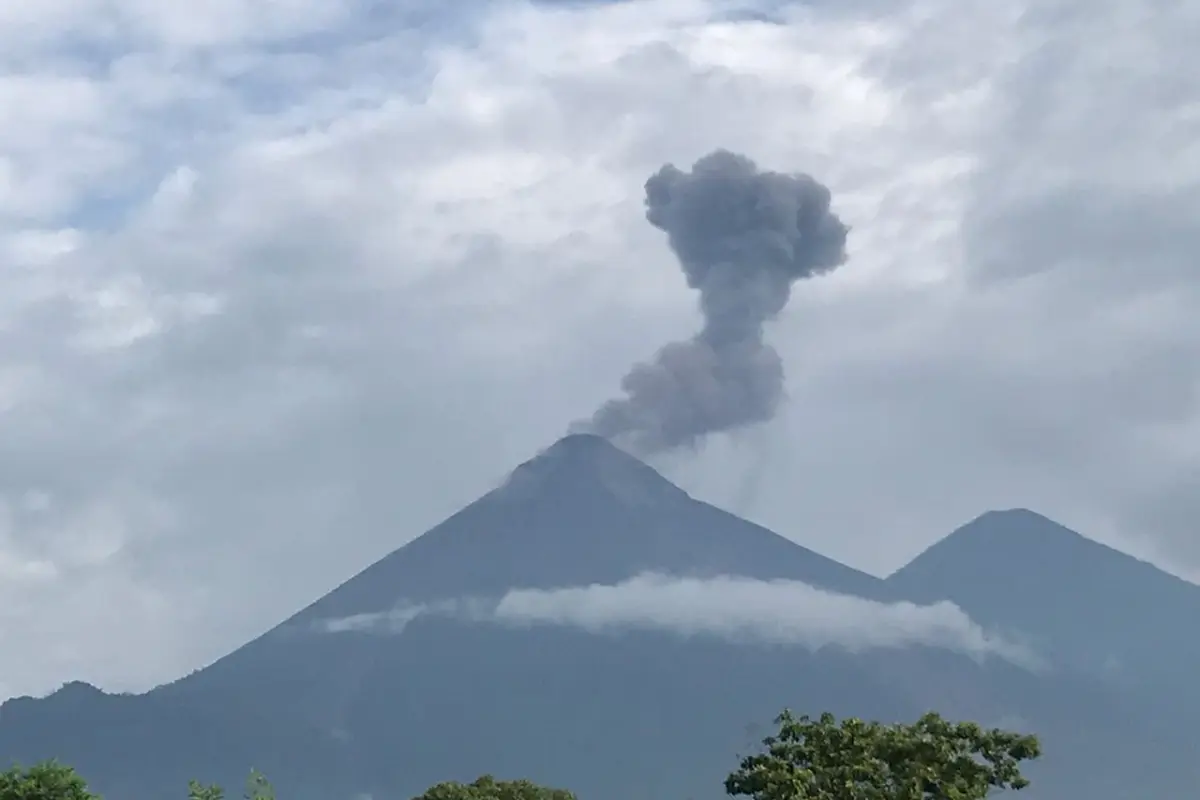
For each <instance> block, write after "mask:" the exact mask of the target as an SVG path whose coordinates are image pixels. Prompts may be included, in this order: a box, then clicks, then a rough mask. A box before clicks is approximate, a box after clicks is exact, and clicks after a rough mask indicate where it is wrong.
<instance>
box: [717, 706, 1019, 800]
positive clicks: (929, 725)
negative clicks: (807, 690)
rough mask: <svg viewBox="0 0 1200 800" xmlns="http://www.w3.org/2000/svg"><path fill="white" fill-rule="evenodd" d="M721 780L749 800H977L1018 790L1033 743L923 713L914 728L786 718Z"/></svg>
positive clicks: (826, 718) (828, 716)
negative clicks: (994, 791) (761, 749)
mask: <svg viewBox="0 0 1200 800" xmlns="http://www.w3.org/2000/svg"><path fill="white" fill-rule="evenodd" d="M776 722H777V724H778V725H779V731H778V733H776V734H774V735H772V736H769V737H767V738H766V739H764V740H763V745H764V752H762V753H759V754H758V755H753V756H749V757H747V758H745V759H743V760H742V762H741V765H740V766H739V767H738V769H737V770H736V771H734V772H733V773H732V774H730V776H729V777H728V778H727V779H726V781H725V791H726V792H727V793H728V794H730V795H732V796H739V795H745V796H748V797H751V798H753V800H981V798H983V797H986V796H987V794H988V792H990V791H991V790H992V789H1022V788H1024V787H1025V786H1027V785H1028V783H1029V782H1028V781H1027V780H1026V779H1025V777H1024V776H1023V775H1022V774H1021V769H1020V762H1022V761H1025V760H1027V759H1033V758H1037V757H1038V756H1039V755H1040V754H1041V747H1040V745H1039V744H1038V740H1037V738H1036V737H1035V736H1027V735H1022V734H1017V733H1010V732H1008V731H1003V730H999V729H991V730H988V729H984V728H982V727H980V726H979V725H976V724H975V723H972V722H959V723H954V722H949V721H947V720H945V719H943V718H942V717H941V716H939V715H938V714H933V713H930V714H926V715H925V716H923V717H921V718H920V719H919V720H917V721H916V722H915V723H913V724H909V725H898V724H892V725H888V724H883V723H878V722H864V721H862V720H860V719H854V718H850V719H845V720H842V721H841V722H838V721H837V720H836V719H835V718H834V716H833V715H832V714H822V715H821V717H820V718H818V719H811V718H809V717H807V716H802V717H794V716H792V714H791V713H790V712H787V711H785V712H784V713H783V714H782V715H781V716H780V717H779V718H778V719H777V720H776Z"/></svg>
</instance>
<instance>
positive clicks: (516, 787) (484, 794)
mask: <svg viewBox="0 0 1200 800" xmlns="http://www.w3.org/2000/svg"><path fill="white" fill-rule="evenodd" d="M0 800H2V799H0ZM413 800H575V795H573V794H572V793H571V792H568V791H567V790H566V789H552V788H549V787H547V786H539V785H538V784H536V783H532V782H531V781H525V780H521V781H498V780H496V779H495V778H493V777H492V776H491V775H484V776H483V777H481V778H479V779H477V780H476V781H475V782H474V783H457V782H455V781H450V782H447V783H439V784H437V785H436V786H431V787H429V788H428V789H426V790H425V793H424V794H422V795H420V796H419V797H416V798H414V799H413Z"/></svg>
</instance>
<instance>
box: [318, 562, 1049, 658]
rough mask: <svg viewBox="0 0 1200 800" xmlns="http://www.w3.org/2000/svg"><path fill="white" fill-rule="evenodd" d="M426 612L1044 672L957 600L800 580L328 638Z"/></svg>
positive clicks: (655, 577) (679, 585)
mask: <svg viewBox="0 0 1200 800" xmlns="http://www.w3.org/2000/svg"><path fill="white" fill-rule="evenodd" d="M421 616H444V617H451V618H456V619H461V620H466V621H470V622H478V623H487V624H499V625H507V626H531V625H548V626H563V627H572V628H580V629H582V630H585V631H588V632H590V633H605V632H613V631H617V632H619V631H624V630H657V631H668V632H670V633H675V634H678V635H680V636H686V637H691V636H710V637H716V638H720V639H725V640H728V641H733V642H769V643H773V644H784V645H795V646H797V647H803V648H806V649H808V650H818V649H820V648H822V647H826V646H830V645H834V646H839V647H842V648H845V649H847V650H850V651H852V652H861V651H866V650H871V649H878V648H899V647H906V646H911V645H926V646H930V647H938V648H943V649H947V650H953V651H956V652H960V653H964V654H966V655H969V656H971V657H973V658H977V659H981V658H985V657H987V656H998V657H1000V658H1003V659H1005V660H1008V661H1011V662H1013V663H1016V664H1019V665H1021V666H1025V667H1029V668H1037V667H1040V666H1041V662H1040V660H1039V659H1038V657H1037V656H1036V655H1035V654H1034V653H1033V652H1032V651H1030V650H1028V649H1026V648H1025V647H1023V646H1021V645H1019V644H1017V643H1015V642H1012V641H1009V640H1007V639H1005V638H1004V637H1000V636H996V635H993V634H990V633H988V632H986V631H985V630H984V629H983V628H981V627H980V626H979V625H978V624H976V623H975V622H973V621H972V620H971V619H970V617H968V616H967V615H966V614H965V613H964V612H963V611H962V609H960V608H958V607H957V606H955V605H954V604H953V603H949V602H940V603H936V604H933V605H927V606H921V605H915V604H913V603H881V602H877V601H874V600H865V599H863V598H860V597H854V596H852V595H844V594H838V593H836V592H828V591H824V590H821V589H816V588H814V587H812V586H809V585H808V584H805V583H801V582H799V581H786V580H775V581H762V580H755V579H752V578H743V577H739V576H719V577H710V578H690V577H676V576H671V575H661V574H655V573H647V574H642V575H638V576H635V577H633V578H629V579H628V580H625V581H622V582H621V583H617V584H613V585H603V584H593V585H589V586H575V587H564V588H559V589H513V590H511V591H509V592H508V593H506V594H505V595H504V596H503V597H501V598H500V599H499V601H492V602H488V601H486V600H482V599H458V600H446V601H443V602H440V603H434V604H429V605H416V606H414V605H404V604H401V605H399V606H398V607H397V608H395V609H392V610H390V611H383V612H378V613H366V614H358V615H355V616H351V617H344V618H341V619H327V620H321V621H320V622H318V623H317V624H316V628H317V630H320V631H323V632H326V633H346V632H375V633H386V634H401V633H403V631H404V628H405V627H406V626H407V625H408V624H409V623H411V622H412V621H413V620H415V619H417V618H418V617H421Z"/></svg>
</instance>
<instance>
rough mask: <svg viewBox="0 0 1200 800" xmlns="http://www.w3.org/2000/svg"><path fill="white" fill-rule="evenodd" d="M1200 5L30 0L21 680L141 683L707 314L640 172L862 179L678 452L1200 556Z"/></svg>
mask: <svg viewBox="0 0 1200 800" xmlns="http://www.w3.org/2000/svg"><path fill="white" fill-rule="evenodd" d="M1198 39H1200V5H1198V4H1195V3H1190V2H1185V1H1184V0H1175V1H1174V2H1172V1H1171V0H1110V2H1108V3H1106V4H1105V9H1104V14H1098V13H1097V8H1096V6H1095V3H1094V2H1085V0H1040V1H1039V2H1036V3H1035V2H1032V0H1013V2H1009V3H994V2H989V0H899V1H898V2H886V3H885V2H882V0H853V1H852V2H845V3H831V2H824V1H822V2H815V3H812V4H801V3H791V4H789V3H784V2H773V3H770V4H758V5H756V4H754V3H749V2H747V3H735V2H729V1H728V0H726V1H725V2H718V1H717V0H627V2H620V3H607V4H599V5H597V4H589V3H586V2H570V3H563V2H554V3H549V2H546V3H535V4H532V5H531V4H528V3H515V2H507V0H473V2H463V3H442V2H433V0H427V1H422V2H418V1H417V0H405V1H404V2H393V3H379V2H368V0H193V2H190V3H174V4H168V3H161V2H150V1H149V0H42V2H39V3H7V4H0V651H2V652H4V653H5V654H12V653H18V654H20V656H19V658H16V659H13V658H11V657H6V658H5V659H4V660H3V663H0V697H3V696H9V695H13V694H21V693H42V692H45V691H48V690H51V689H53V688H54V687H55V686H57V685H59V684H61V683H62V682H64V681H67V680H72V679H82V680H88V681H91V682H93V683H96V684H98V685H101V686H103V687H105V688H108V689H111V690H138V689H145V688H148V687H149V686H152V685H154V684H156V683H159V682H161V681H164V680H169V679H171V678H174V677H177V676H179V675H181V674H183V673H185V672H187V671H189V670H191V669H193V668H195V667H197V666H199V665H201V664H204V663H207V662H209V661H211V660H213V659H215V658H217V657H219V656H220V655H222V654H224V653H225V652H227V651H229V650H231V649H233V648H234V647H236V646H237V645H239V644H240V643H242V642H243V641H245V640H246V639H248V638H250V637H252V636H254V635H257V634H258V633H260V632H262V631H263V630H265V629H267V628H269V627H270V626H272V625H273V624H275V623H276V622H278V621H280V620H281V619H283V618H284V617H286V616H288V615H289V614H291V613H292V612H294V611H295V610H297V609H298V608H299V607H301V606H303V605H305V604H307V603H308V602H309V601H311V600H313V599H315V598H316V597H318V596H319V595H321V594H323V593H324V592H326V591H327V590H329V589H330V588H332V587H333V586H335V585H337V584H338V583H340V582H341V581H343V580H345V579H346V578H348V577H350V576H351V575H353V574H354V573H356V572H357V571H359V570H360V569H362V568H363V567H365V566H366V565H367V564H369V563H370V562H372V561H373V560H375V559H377V558H379V557H381V556H383V555H384V554H386V553H387V552H390V551H391V550H393V549H395V548H396V547H398V546H400V545H402V544H403V543H404V542H406V541H408V540H409V539H411V538H413V537H414V536H416V535H418V534H420V533H421V532H423V531H424V530H426V529H428V528H429V527H431V526H432V525H434V524H436V523H437V522H439V521H440V520H441V519H442V518H444V517H445V516H447V515H448V514H450V513H452V512H453V511H455V510H457V509H458V508H459V507H461V506H462V505H464V504H465V503H467V502H469V501H471V500H473V499H474V498H476V497H477V496H479V495H480V494H482V493H484V492H485V491H487V490H489V489H491V488H493V487H495V486H496V485H497V484H498V483H499V482H500V481H501V480H502V479H503V477H504V475H505V474H506V473H507V471H508V470H510V469H511V468H512V467H513V466H515V465H516V464H517V463H518V462H520V461H523V460H525V459H527V458H529V457H530V456H531V455H533V454H534V453H536V452H537V451H538V450H539V449H541V448H542V447H544V446H545V445H547V444H549V443H551V442H552V441H554V440H555V439H556V438H557V437H558V436H560V435H561V434H562V433H563V432H564V431H565V430H566V429H567V427H568V426H569V425H570V423H571V422H572V421H574V420H577V419H580V418H583V417H587V416H588V415H590V414H591V413H592V412H593V411H594V410H595V409H596V408H597V407H598V406H599V404H600V403H602V402H603V401H604V400H606V399H608V398H610V397H612V396H613V393H614V391H616V388H617V387H618V386H619V383H620V379H621V377H622V376H623V375H624V374H625V373H626V371H627V370H628V368H629V367H630V365H632V364H634V363H637V362H639V361H643V360H645V359H647V358H648V357H650V356H652V355H653V353H654V352H655V351H656V350H657V349H658V348H659V347H660V346H661V345H662V344H664V343H666V342H668V341H672V340H678V339H681V338H686V337H688V336H690V335H691V334H692V333H694V332H695V331H696V330H697V328H698V324H699V319H700V316H699V311H698V309H697V307H696V297H695V294H694V293H693V292H691V291H690V290H688V288H687V286H686V283H685V281H684V279H683V276H682V274H681V273H680V270H679V267H678V264H677V262H676V261H675V260H674V258H673V256H672V254H671V252H670V250H669V248H668V247H667V244H666V242H665V241H664V236H663V235H662V232H661V231H659V230H657V229H655V228H654V227H653V226H651V225H650V224H648V223H647V221H646V219H645V215H644V210H643V206H642V199H643V189H642V187H643V184H644V183H645V181H646V179H647V177H649V176H650V175H651V174H653V173H654V172H655V171H657V170H658V169H659V168H661V167H662V166H663V165H664V164H666V163H674V164H677V165H679V166H680V167H681V168H686V167H687V166H688V165H690V164H692V163H693V162H694V161H695V160H696V159H697V158H698V157H700V156H701V155H703V154H705V153H707V152H710V151H712V150H713V149H715V148H728V149H731V150H734V151H737V152H740V153H744V154H746V155H748V156H750V157H751V158H753V159H754V160H755V161H756V162H757V163H758V164H759V165H760V166H761V167H763V168H764V169H774V170H779V171H785V172H787V171H803V172H806V173H810V174H811V175H813V176H814V177H815V178H816V179H818V180H819V181H820V182H821V183H823V184H825V185H826V186H828V187H829V188H830V190H831V192H832V196H833V208H834V210H835V211H836V213H837V214H838V215H839V216H840V218H841V219H842V220H844V221H845V222H846V223H847V224H848V225H849V226H850V229H851V230H850V233H849V237H848V240H847V252H848V259H847V261H846V263H845V264H844V265H843V266H842V267H840V268H839V269H838V270H836V271H835V272H833V273H830V274H828V275H826V276H822V277H819V278H816V279H813V280H808V281H804V282H803V283H802V284H800V285H798V286H797V287H796V289H795V290H794V292H793V295H792V298H791V302H790V304H789V305H788V307H787V309H786V310H785V311H784V312H783V314H782V315H781V316H780V318H779V319H777V320H776V321H774V322H772V323H770V324H769V326H768V330H767V334H766V336H767V339H768V341H769V342H770V343H771V344H772V345H773V346H774V347H775V349H777V350H778V351H779V353H780V355H781V357H782V359H783V362H784V366H785V368H786V374H787V399H786V401H785V403H784V406H783V408H782V410H781V413H780V414H779V416H778V417H777V418H776V419H775V420H774V421H772V422H770V423H768V424H766V425H764V426H760V427H758V428H754V429H750V430H746V431H744V432H742V433H740V434H737V435H733V436H718V437H715V438H713V439H712V440H710V441H709V442H708V443H707V444H706V445H705V447H704V448H703V449H702V450H701V451H700V452H696V453H690V452H685V453H676V454H673V455H666V456H663V457H661V458H659V459H658V460H656V461H655V462H654V463H655V466H657V467H659V468H660V469H661V470H662V471H663V472H664V474H666V475H667V476H668V477H670V478H671V479H672V480H675V481H676V482H678V483H679V484H680V485H682V486H683V487H684V488H686V489H687V490H688V491H690V492H691V493H692V494H693V495H695V496H697V497H699V498H701V499H704V500H708V501H710V502H713V503H715V504H717V505H720V506H723V507H726V508H729V509H730V510H733V511H735V512H736V513H740V514H743V515H744V516H747V517H749V518H750V519H752V520H754V521H756V522H759V523H761V524H764V525H766V526H768V527H770V528H772V529H774V530H776V531H778V532H780V533H782V534H784V535H786V536H788V537H790V538H792V539H794V540H796V541H797V542H800V543H801V544H804V545H806V546H809V547H812V548H813V549H816V550H818V551H820V552H823V553H825V554H827V555H830V556H832V557H835V558H838V559H840V560H842V561H845V562H846V563H849V564H851V565H853V566H856V567H859V568H862V569H865V570H868V571H871V572H874V573H876V574H886V573H887V572H889V571H891V570H892V569H894V568H896V567H898V566H899V565H900V564H902V563H904V561H906V560H907V559H908V558H910V557H911V556H913V555H915V554H916V553H917V552H918V551H919V550H920V549H922V548H923V547H925V546H927V545H928V544H930V543H932V542H933V541H934V540H936V539H937V538H939V537H941V536H943V535H945V534H946V533H948V532H949V531H950V530H952V529H953V528H955V527H956V526H958V525H960V524H962V523H964V522H966V521H967V520H969V519H971V518H973V517H974V516H977V515H978V514H980V513H982V512H983V511H985V510H988V509H993V508H1010V507H1028V508H1032V509H1034V510H1036V511H1039V512H1041V513H1043V514H1046V515H1048V516H1050V517H1053V518H1054V519H1056V520H1057V521H1059V522H1062V523H1063V524H1066V525H1068V526H1069V527H1072V528H1074V529H1076V530H1079V531H1081V532H1083V533H1085V534H1087V535H1089V536H1091V537H1093V538H1096V539H1098V540H1101V541H1104V542H1107V543H1110V544H1113V545H1115V546H1118V547H1120V548H1122V549H1124V550H1126V551H1128V552H1132V553H1135V554H1137V555H1139V556H1142V557H1146V558H1149V559H1151V560H1153V561H1154V562H1155V563H1157V564H1159V565H1161V566H1163V567H1164V568H1166V569H1168V570H1171V571H1173V572H1175V573H1177V574H1181V575H1184V576H1186V577H1190V578H1193V579H1196V578H1200V537H1197V536H1196V529H1195V520H1196V519H1198V518H1200V492H1196V491H1195V490H1194V487H1196V486H1197V485H1200V314H1197V313H1196V312H1197V311H1198V310H1200V273H1198V269H1197V254H1198V253H1200V226H1197V225H1196V224H1195V220H1196V219H1197V217H1198V216H1200V56H1198V55H1196V54H1195V52H1196V51H1195V48H1194V47H1193V44H1194V42H1195V41H1197V40H1198Z"/></svg>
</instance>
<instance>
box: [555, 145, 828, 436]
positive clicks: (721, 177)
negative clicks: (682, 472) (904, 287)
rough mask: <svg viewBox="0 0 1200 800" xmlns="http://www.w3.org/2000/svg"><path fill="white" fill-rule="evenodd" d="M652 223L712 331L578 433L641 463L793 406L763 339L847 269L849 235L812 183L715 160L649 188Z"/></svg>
mask: <svg viewBox="0 0 1200 800" xmlns="http://www.w3.org/2000/svg"><path fill="white" fill-rule="evenodd" d="M645 188H646V201H645V202H646V219H647V220H648V221H649V222H650V224H651V225H653V226H655V227H656V228H659V229H661V230H662V231H664V232H665V233H666V234H667V241H668V243H669V245H670V247H671V250H672V251H673V252H674V253H675V256H676V258H678V259H679V264H680V266H681V267H682V268H683V273H684V276H685V277H686V279H687V284H688V286H689V287H690V288H692V289H695V290H697V291H698V292H699V293H700V310H701V312H702V313H703V315H704V325H703V327H702V328H701V330H700V331H699V332H698V333H697V334H696V335H695V336H693V337H692V338H691V339H688V340H686V341H682V342H672V343H670V344H668V345H666V346H665V347H663V348H662V349H661V350H659V351H658V353H657V354H656V355H655V356H654V357H653V358H652V359H650V360H649V361H646V362H643V363H640V364H637V365H635V366H634V367H633V368H632V369H631V370H630V371H629V373H628V374H627V375H626V376H625V378H624V379H623V380H622V381H621V390H622V396H621V397H618V398H615V399H612V400H609V401H608V402H606V403H604V405H602V406H601V407H600V408H599V409H598V410H597V411H596V413H595V414H594V415H593V416H592V418H591V419H590V420H587V421H584V422H580V423H577V424H576V425H575V426H573V429H574V430H576V431H588V432H591V433H596V434H599V435H601V436H604V437H606V438H609V439H614V440H619V441H621V442H623V443H625V444H627V445H628V446H629V447H631V448H632V449H634V450H637V451H640V452H642V453H655V452H660V451H664V450H671V449H675V448H678V447H684V446H695V445H696V444H698V443H699V441H700V440H701V439H702V438H703V437H704V436H706V435H708V434H711V433H716V432H719V431H730V430H735V429H737V428H740V427H743V426H746V425H752V424H755V423H760V422H766V421H767V420H770V419H771V418H772V417H774V416H775V413H776V411H777V410H778V408H779V404H780V402H781V400H782V399H783V393H784V380H783V362H782V361H781V360H780V358H779V354H778V353H776V352H775V349H774V348H773V347H771V346H770V345H769V344H767V343H766V342H765V341H764V338H763V333H764V331H763V328H764V325H765V324H766V323H767V321H769V320H771V319H774V318H775V317H776V316H778V315H779V312H781V311H782V310H783V308H784V306H786V305H787V302H788V299H789V297H790V296H791V289H792V284H794V283H795V282H796V281H798V280H802V279H804V278H810V277H812V276H814V275H820V274H822V273H825V272H829V271H830V270H832V269H835V268H836V267H838V266H839V265H840V264H842V263H843V262H844V261H845V259H846V249H845V246H846V235H847V233H848V232H849V228H848V227H847V226H846V225H844V224H843V223H842V221H841V220H839V219H838V218H837V216H835V215H834V214H833V213H832V212H831V211H830V199H831V198H830V192H829V189H827V188H826V187H825V186H824V185H822V184H820V183H818V182H817V181H816V180H815V179H813V178H812V177H810V176H809V175H805V174H784V173H779V172H770V171H760V170H759V169H758V167H757V165H755V163H754V162H753V161H751V160H750V159H749V158H747V157H745V156H742V155H738V154H736V153H731V152H729V151H727V150H717V151H715V152H712V153H710V154H708V155H706V156H704V157H703V158H701V159H700V160H698V161H697V162H696V163H695V164H694V165H693V166H692V169H691V171H690V172H685V171H683V170H680V169H679V168H677V167H676V166H674V165H673V164H667V165H665V166H664V167H662V169H660V170H659V171H658V172H656V173H655V174H654V175H652V176H651V177H650V179H649V180H647V181H646V187H645Z"/></svg>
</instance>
